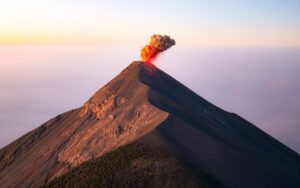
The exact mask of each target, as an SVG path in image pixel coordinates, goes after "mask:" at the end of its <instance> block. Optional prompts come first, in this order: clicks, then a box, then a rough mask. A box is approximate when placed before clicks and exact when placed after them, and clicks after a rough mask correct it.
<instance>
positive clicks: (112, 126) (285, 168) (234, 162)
mask: <svg viewBox="0 0 300 188" xmlns="http://www.w3.org/2000/svg"><path fill="white" fill-rule="evenodd" d="M128 152H129V153H130V155H129V154H128ZM114 156H115V157H116V159H115V160H114ZM120 156H121V157H120ZM122 156H123V157H124V158H125V159H126V160H125V159H124V158H123V157H122ZM103 161H104V162H103ZM107 162H108V163H109V164H111V165H110V166H111V168H103V169H107V170H104V171H100V173H92V172H95V171H96V172H99V171H97V168H98V170H99V168H101V167H103V165H105V164H107ZM114 167H117V168H116V169H117V170H116V169H115V168H114ZM95 168H96V169H95ZM93 170H94V171H93ZM80 172H84V174H85V175H87V176H88V174H94V176H93V175H91V176H90V177H88V178H86V177H82V174H83V173H80ZM137 175H139V176H137ZM172 175H173V176H172ZM95 177H96V178H95ZM179 177H181V178H179ZM93 178H94V179H93ZM111 178H112V179H111ZM67 179H69V181H66V180H67ZM80 179H83V182H81V183H83V184H80V183H77V184H76V181H78V182H80ZM95 179H96V180H97V181H94V180H95ZM99 179H100V180H103V181H100V182H99V181H98V180H99ZM84 180H87V181H86V182H84ZM91 180H92V181H91ZM88 181H90V182H92V183H93V182H94V183H95V182H96V183H99V185H102V186H104V187H114V186H117V187H118V185H121V186H125V187H126V186H128V187H134V186H136V187H141V186H140V185H141V184H142V185H145V182H146V183H147V185H148V186H149V187H163V186H165V187H175V186H176V185H177V186H179V187H184V185H185V186H186V187H222V186H224V187H245V188H247V187H249V188H250V187H251V188H252V187H300V157H299V155H298V154H297V153H295V152H294V151H292V150H290V149H289V148H288V147H286V146H284V145H283V144H281V143H280V142H278V141H276V140H275V139H274V138H272V137H271V136H269V135H267V134H266V133H264V132H263V131H261V130H260V129H258V128H256V127H255V126H254V125H252V124H251V123H249V122H247V121H246V120H244V119H242V118H241V117H239V116H238V115H236V114H233V113H229V112H226V111H224V110H222V109H220V108H218V107H216V106H214V105H212V104H211V103H209V102H207V101H206V100H204V99H203V98H201V97H200V96H198V95H196V94H195V93H194V92H192V91H191V90H189V89H188V88H186V87H185V86H183V85H182V84H180V83H179V82H178V81H176V80H175V79H173V78H172V77H170V76H169V75H167V74H166V73H164V72H162V71H161V70H159V69H158V68H156V67H155V66H153V65H147V64H144V63H143V62H133V63H132V64H131V65H130V66H129V67H127V68H126V69H125V70H124V71H122V72H121V73H120V74H119V75H118V76H117V77H116V78H114V79H113V80H112V81H110V82H109V83H108V84H107V85H105V86H104V87H103V88H101V89H100V90H99V91H97V92H96V93H95V95H94V96H92V97H91V98H90V99H89V100H88V101H87V102H86V103H85V104H84V106H83V107H81V108H78V109H75V110H71V111H69V112H66V113H64V114H61V115H59V116H57V117H55V118H53V119H51V120H50V121H48V122H46V123H45V124H43V125H42V126H40V127H39V128H37V129H35V130H33V131H31V132H29V133H28V134H26V135H24V136H23V137H21V138H19V139H18V140H16V141H14V142H13V143H11V144H9V145H8V146H6V147H4V148H3V149H1V150H0V185H1V186H2V187H39V186H42V185H45V184H48V186H51V185H52V186H54V187H55V186H57V185H59V187H63V186H68V185H77V186H79V185H84V184H85V183H87V182H88ZM74 182H75V183H74ZM174 182H175V183H174ZM64 183H65V184H64ZM68 183H69V184H68ZM92 185H93V184H92Z"/></svg>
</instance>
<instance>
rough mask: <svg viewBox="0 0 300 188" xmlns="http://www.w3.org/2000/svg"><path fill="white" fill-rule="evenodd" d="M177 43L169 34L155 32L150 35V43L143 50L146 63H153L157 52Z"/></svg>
mask: <svg viewBox="0 0 300 188" xmlns="http://www.w3.org/2000/svg"><path fill="white" fill-rule="evenodd" d="M173 45H175V40H174V39H171V38H170V37H169V36H167V35H159V34H154V35H152V36H151V37H150V43H149V44H148V45H146V46H145V47H144V48H142V50H141V57H142V60H143V61H144V62H145V64H148V65H151V64H152V61H153V60H154V59H155V57H156V56H157V54H159V53H161V52H163V51H165V50H167V49H168V48H170V47H171V46H173Z"/></svg>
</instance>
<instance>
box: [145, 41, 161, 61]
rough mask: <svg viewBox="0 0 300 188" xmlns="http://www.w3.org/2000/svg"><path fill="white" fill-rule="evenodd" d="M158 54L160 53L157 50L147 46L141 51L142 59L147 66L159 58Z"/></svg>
mask: <svg viewBox="0 0 300 188" xmlns="http://www.w3.org/2000/svg"><path fill="white" fill-rule="evenodd" d="M158 53H159V51H158V50H157V48H155V47H153V46H151V45H146V46H145V47H144V48H143V49H142V50H141V57H142V60H143V61H144V62H145V63H146V64H151V61H152V60H153V59H154V58H155V57H156V56H157V54H158Z"/></svg>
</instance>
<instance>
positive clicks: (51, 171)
mask: <svg viewBox="0 0 300 188" xmlns="http://www.w3.org/2000/svg"><path fill="white" fill-rule="evenodd" d="M142 68H143V65H142V64H141V63H133V64H132V65H130V66H129V67H128V68H126V69H125V70H124V71H123V72H121V73H120V74H119V75H118V76H117V77H116V78H114V79H113V80H112V81H111V82H109V83H108V84H107V85H105V86H104V87H103V88H101V89H100V90H99V91H97V92H96V93H95V95H93V96H92V97H91V98H90V99H89V100H88V101H87V102H86V103H85V105H84V106H83V107H81V108H79V109H76V110H73V111H71V112H67V113H65V114H62V115H60V116H57V117H56V118H54V119H52V120H50V121H49V122H47V123H45V124H43V125H42V126H41V127H39V128H37V129H36V130H34V131H32V132H30V133H28V134H26V135H25V136H23V137H21V138H20V139H18V140H16V141H14V142H13V143H11V144H9V145H8V146H6V147H4V148H2V149H1V150H0V159H1V163H0V164H1V166H0V169H1V171H0V185H1V186H2V187H39V186H41V185H43V184H45V183H46V182H48V181H50V180H52V179H53V178H55V177H57V176H60V175H61V174H64V173H66V172H67V171H69V170H70V169H71V168H73V167H75V166H77V165H79V164H81V163H83V162H85V161H88V160H91V159H94V158H97V157H99V156H101V155H103V154H105V153H107V152H109V151H111V150H113V149H115V148H118V147H119V146H121V145H124V144H127V143H130V142H131V141H133V140H135V139H137V138H140V137H142V136H143V135H145V134H147V133H148V132H149V131H151V129H153V128H154V127H155V126H157V125H159V124H160V123H161V122H162V121H163V120H164V119H166V118H167V113H165V112H163V111H161V110H159V109H158V108H156V107H154V106H152V105H151V104H150V103H149V102H148V99H147V95H146V94H147V92H148V90H149V89H150V88H149V87H148V86H147V85H145V84H143V83H141V82H140V80H139V79H138V73H139V71H140V70H141V69H142Z"/></svg>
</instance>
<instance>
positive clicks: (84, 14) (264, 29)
mask: <svg viewBox="0 0 300 188" xmlns="http://www.w3.org/2000/svg"><path fill="white" fill-rule="evenodd" d="M153 33H167V34H169V35H171V36H173V37H174V38H176V40H177V42H178V43H180V44H181V45H182V46H202V47H272V48H280V47H285V48H286V47H288V48H290V47H293V48H294V47H300V35H299V33H300V1H298V0H264V1H261V0H251V1H248V0H226V1H217V0H206V1H205V0H194V1H193V0H181V1H179V0H164V1H159V0H151V1H138V0H122V1H115V0H109V1H108V0H9V1H7V0H0V44H37V43H38V44H41V43H42V44H45V43H47V44H95V43H96V44H121V45H142V43H143V42H144V41H145V40H147V39H148V37H149V35H151V34H153Z"/></svg>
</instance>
